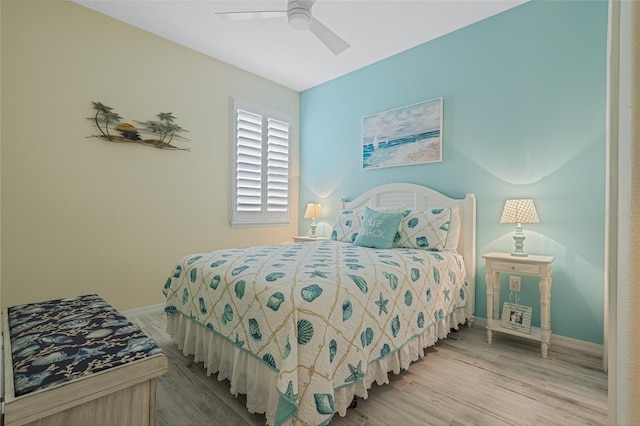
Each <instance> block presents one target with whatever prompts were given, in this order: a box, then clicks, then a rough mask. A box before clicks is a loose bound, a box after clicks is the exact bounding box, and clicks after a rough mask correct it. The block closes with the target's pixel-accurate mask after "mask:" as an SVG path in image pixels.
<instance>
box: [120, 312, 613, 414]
mask: <svg viewBox="0 0 640 426" xmlns="http://www.w3.org/2000/svg"><path fill="white" fill-rule="evenodd" d="M130 318H131V320H132V321H134V322H135V323H136V324H138V325H139V326H140V327H141V328H142V329H143V330H145V331H146V332H147V333H148V334H149V335H150V336H151V337H152V338H153V339H154V340H155V341H156V342H157V343H158V345H159V346H160V347H162V349H163V350H164V352H165V354H166V355H167V357H168V359H169V372H168V373H167V374H165V375H164V376H161V377H160V380H159V384H158V417H157V418H158V426H189V425H193V426H196V425H197V426H202V425H225V426H227V425H264V424H265V417H264V415H259V414H250V413H249V412H248V411H247V409H246V408H245V405H244V404H245V402H246V400H245V398H244V397H243V396H242V395H241V396H240V397H238V398H235V397H234V396H233V395H231V393H230V392H229V382H228V381H226V380H225V381H222V382H219V381H218V380H217V378H216V377H214V376H210V377H207V375H206V372H205V370H204V368H203V366H202V363H194V362H193V357H186V356H184V355H183V354H182V352H181V351H180V350H178V348H177V346H176V345H175V344H174V343H173V342H172V341H171V340H170V338H169V336H168V335H167V333H166V332H165V331H164V330H165V316H164V313H162V312H161V311H158V312H151V313H145V314H141V315H135V316H131V317H130ZM496 334H497V333H496ZM496 334H494V341H493V344H492V345H489V344H487V342H486V333H485V330H484V329H483V328H480V327H478V326H474V327H462V328H461V329H460V331H458V332H455V333H452V334H451V335H450V336H449V337H448V338H447V339H445V340H441V341H440V342H438V343H437V344H436V345H435V346H434V347H432V348H430V349H429V350H428V352H427V355H426V356H425V358H423V359H421V360H419V361H417V362H415V363H414V364H412V365H411V368H410V369H409V371H403V372H402V373H401V374H397V375H394V374H393V373H391V374H390V375H389V379H390V383H389V385H383V386H378V385H376V384H374V385H373V386H372V388H371V389H370V390H369V397H368V399H366V400H363V399H358V406H357V408H355V409H351V410H349V411H348V412H347V415H346V416H345V417H340V416H338V415H336V416H334V418H333V419H332V421H331V423H330V424H331V425H332V426H333V425H336V426H356V425H366V426H383V425H392V426H404V425H412V426H413V425H452V426H453V425H490V426H500V425H541V426H542V425H606V424H607V375H606V373H604V372H602V371H601V366H602V360H601V359H598V358H595V357H593V356H590V355H589V354H587V353H576V351H575V350H571V349H568V348H562V347H557V345H556V347H554V346H551V348H550V350H549V358H548V359H546V360H545V359H542V358H541V357H540V348H539V346H538V345H534V344H533V342H529V341H526V340H523V339H517V338H513V337H509V336H506V335H502V334H497V335H496Z"/></svg>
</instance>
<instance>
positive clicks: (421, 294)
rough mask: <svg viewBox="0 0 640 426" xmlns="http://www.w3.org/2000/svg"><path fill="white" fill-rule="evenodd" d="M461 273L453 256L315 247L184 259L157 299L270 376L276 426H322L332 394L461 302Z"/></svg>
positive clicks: (314, 244)
mask: <svg viewBox="0 0 640 426" xmlns="http://www.w3.org/2000/svg"><path fill="white" fill-rule="evenodd" d="M464 271H465V270H464V265H463V264H462V257H461V256H460V255H458V254H456V253H453V252H436V251H424V250H415V249H400V248H394V249H372V248H364V247H358V246H355V245H353V244H350V243H344V242H336V241H317V242H312V243H296V244H281V245H273V246H263V247H249V248H240V249H229V250H219V251H212V252H208V253H200V254H193V255H190V256H186V257H184V258H183V259H181V260H180V262H179V263H178V264H177V266H176V267H175V268H174V270H173V271H172V273H171V275H170V276H169V278H168V280H167V281H166V283H165V285H164V289H163V292H164V294H165V296H166V297H167V301H166V307H165V311H166V312H167V313H169V314H176V313H179V314H182V315H185V316H187V317H188V318H190V319H192V320H193V321H196V322H197V323H199V324H201V325H202V326H204V327H207V328H208V329H209V330H210V331H211V332H213V333H216V334H217V335H219V336H222V337H224V338H226V339H228V340H229V341H230V342H232V343H233V344H234V345H235V346H236V347H238V348H241V349H242V350H245V351H248V352H250V353H251V354H252V355H253V356H255V357H257V358H258V359H260V360H262V362H264V364H266V365H267V366H268V367H270V368H271V369H273V370H275V371H277V372H278V380H277V387H278V392H279V394H280V402H279V404H278V413H277V415H276V424H280V423H281V422H283V421H286V420H288V419H289V418H292V417H293V418H294V419H296V418H297V419H298V420H300V421H301V423H306V424H324V423H327V422H328V421H329V420H330V419H331V417H332V416H333V414H334V411H335V409H334V390H335V389H339V388H340V387H343V386H348V385H351V384H354V383H356V382H359V381H361V380H362V379H363V378H364V377H365V375H366V374H367V366H368V365H369V364H370V363H371V362H373V361H375V360H377V359H380V358H383V357H385V356H388V355H389V354H391V353H393V352H394V351H397V350H399V349H400V348H401V347H402V346H403V345H405V344H406V343H407V342H408V341H409V340H411V339H412V338H414V337H416V336H420V335H422V334H423V333H424V331H425V329H426V328H427V327H428V326H430V325H432V324H434V323H436V322H439V321H441V320H443V319H444V318H445V316H447V315H448V314H450V313H452V312H453V311H454V310H456V309H460V308H462V307H464V306H465V305H466V304H467V298H468V297H467V285H468V283H467V282H466V274H465V272H464Z"/></svg>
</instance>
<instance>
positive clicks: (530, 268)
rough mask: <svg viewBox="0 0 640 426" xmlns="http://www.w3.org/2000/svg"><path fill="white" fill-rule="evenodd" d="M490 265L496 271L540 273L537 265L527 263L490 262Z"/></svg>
mask: <svg viewBox="0 0 640 426" xmlns="http://www.w3.org/2000/svg"><path fill="white" fill-rule="evenodd" d="M491 265H492V266H493V269H494V270H496V271H509V272H514V273H517V274H533V275H538V274H539V273H540V266H539V265H527V264H523V263H511V262H492V263H491Z"/></svg>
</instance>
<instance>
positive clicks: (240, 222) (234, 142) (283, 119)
mask: <svg viewBox="0 0 640 426" xmlns="http://www.w3.org/2000/svg"><path fill="white" fill-rule="evenodd" d="M230 109H231V111H230V129H229V134H230V191H229V193H230V197H229V223H230V225H231V227H232V228H239V227H263V226H287V225H289V224H290V223H291V134H292V130H291V128H292V124H291V118H290V116H289V115H287V114H285V113H282V112H280V111H276V110H274V109H271V108H267V107H262V106H260V105H256V104H254V103H251V102H248V101H244V100H242V99H239V98H235V97H231V99H230ZM238 111H243V112H244V113H245V116H246V115H255V116H259V117H260V118H261V126H260V128H261V137H260V139H261V144H260V145H261V159H260V170H261V176H260V183H261V185H260V209H259V211H241V210H239V209H238V206H239V203H238V191H239V185H238V173H239V167H238V166H239V161H238V149H239V146H240V144H239V143H238V142H239V140H238V138H239V136H238V129H239V127H240V126H239V121H238V115H239V114H238ZM270 120H271V123H274V122H275V123H283V124H286V131H285V132H282V131H279V129H275V127H274V126H270ZM250 124H251V123H250ZM253 124H255V123H253ZM270 131H271V133H270ZM283 134H286V138H284V139H283V138H282V135H283ZM270 135H272V136H274V135H275V136H274V137H273V139H272V141H276V142H277V141H280V142H282V140H284V141H285V142H286V166H285V167H284V168H286V176H285V179H284V180H283V178H282V177H283V174H282V169H283V167H282V144H281V143H276V144H272V145H273V146H275V147H276V148H277V147H279V148H280V149H276V150H275V151H274V150H271V151H270V145H269V137H270ZM256 141H257V139H254V140H253V142H254V144H255V142H256ZM246 146H247V145H246V144H245V147H246ZM252 148H253V149H255V146H253V147H249V150H251V149H252ZM269 153H271V154H272V156H271V157H273V156H274V155H273V154H275V156H277V157H280V161H279V163H280V166H276V167H275V168H274V167H272V168H271V170H279V172H278V173H271V174H270V173H269V170H270V168H269V161H270V160H269V158H270V156H269ZM276 161H277V159H276ZM249 174H251V172H249ZM270 177H272V178H273V179H276V180H277V182H276V181H273V180H270V179H269V178H270ZM270 184H271V185H280V186H282V185H286V189H285V191H286V206H285V208H284V210H280V209H277V206H280V207H281V208H282V206H283V205H282V204H280V203H277V204H273V205H274V206H275V207H276V209H277V210H279V211H276V209H271V208H270V204H269V200H270V199H271V200H273V199H276V200H277V199H278V198H281V197H279V196H278V195H276V196H275V197H269V195H270V194H277V193H278V192H281V191H282V188H280V189H274V188H273V187H272V186H270ZM245 189H247V188H245ZM270 189H271V191H273V192H271V191H270ZM249 190H250V188H249ZM249 198H250V197H249ZM255 205H257V204H255Z"/></svg>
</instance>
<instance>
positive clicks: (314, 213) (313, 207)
mask: <svg viewBox="0 0 640 426" xmlns="http://www.w3.org/2000/svg"><path fill="white" fill-rule="evenodd" d="M319 217H322V207H321V206H320V204H317V203H309V204H307V210H305V212H304V218H305V219H317V218H319Z"/></svg>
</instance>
